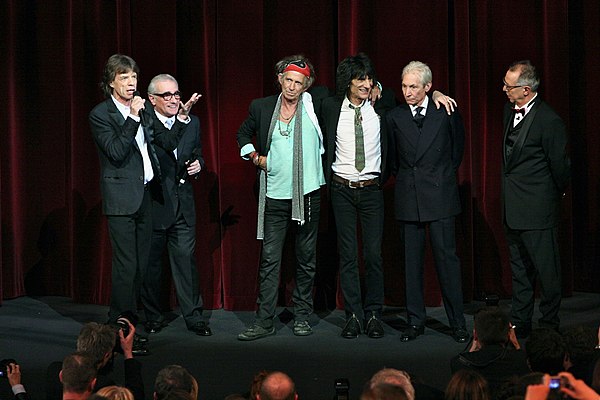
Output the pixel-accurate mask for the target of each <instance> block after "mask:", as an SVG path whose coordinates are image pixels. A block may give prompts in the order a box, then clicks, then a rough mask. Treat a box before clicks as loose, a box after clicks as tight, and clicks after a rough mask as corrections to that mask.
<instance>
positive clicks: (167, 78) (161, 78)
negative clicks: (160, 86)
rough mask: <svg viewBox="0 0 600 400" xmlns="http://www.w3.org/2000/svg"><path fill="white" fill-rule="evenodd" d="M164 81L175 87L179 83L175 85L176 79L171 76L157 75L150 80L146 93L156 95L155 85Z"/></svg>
mask: <svg viewBox="0 0 600 400" xmlns="http://www.w3.org/2000/svg"><path fill="white" fill-rule="evenodd" d="M164 81H171V82H175V84H176V85H177V86H179V83H177V79H175V78H174V77H173V76H172V75H169V74H159V75H156V76H155V77H154V78H152V80H151V81H150V84H148V93H149V94H154V93H156V84H157V83H158V82H164Z"/></svg>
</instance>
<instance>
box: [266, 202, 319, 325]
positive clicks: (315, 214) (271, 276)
mask: <svg viewBox="0 0 600 400" xmlns="http://www.w3.org/2000/svg"><path fill="white" fill-rule="evenodd" d="M320 210H321V195H320V192H319V190H316V191H314V192H311V193H309V194H307V195H305V196H304V215H305V220H306V222H305V223H304V225H299V224H298V223H297V222H296V221H292V219H291V217H292V200H275V199H271V198H269V197H267V199H266V204H265V230H264V239H263V246H262V255H261V261H260V269H259V272H258V284H259V293H258V299H257V303H258V310H257V312H256V323H257V324H259V325H261V326H262V327H264V328H270V327H271V326H273V318H274V317H275V308H276V306H277V294H278V288H279V274H280V270H281V255H282V251H283V245H284V243H285V235H286V233H287V231H288V228H289V227H290V224H291V225H293V226H294V227H295V231H296V243H295V250H296V287H295V288H294V292H293V294H292V300H293V303H294V319H295V320H296V321H306V320H308V317H309V315H310V314H311V313H312V311H313V300H312V289H313V282H314V277H315V272H316V269H317V235H318V232H319V213H320Z"/></svg>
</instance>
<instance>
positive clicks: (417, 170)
mask: <svg viewBox="0 0 600 400" xmlns="http://www.w3.org/2000/svg"><path fill="white" fill-rule="evenodd" d="M386 122H387V129H388V135H389V140H390V153H391V154H390V168H391V172H392V174H394V175H395V176H396V186H395V189H394V190H395V194H394V208H395V212H396V219H399V220H402V221H421V222H426V221H435V220H439V219H442V218H447V217H450V216H453V215H457V214H459V213H460V211H461V206H460V198H459V194H458V184H457V178H456V170H457V169H458V167H459V166H460V163H461V162H462V157H463V151H464V144H465V130H464V127H463V123H462V118H461V117H460V114H459V113H458V112H457V111H455V112H453V113H452V115H448V114H447V113H446V110H445V109H444V108H443V107H441V108H440V109H436V108H435V104H434V103H433V101H432V100H431V98H429V105H428V107H427V113H426V115H425V119H424V120H423V127H422V128H421V132H420V133H419V128H418V127H417V125H416V123H415V121H414V120H413V116H412V112H411V110H410V107H409V106H408V104H402V105H400V106H398V107H396V108H394V109H393V110H392V111H390V112H389V113H388V114H387V117H386Z"/></svg>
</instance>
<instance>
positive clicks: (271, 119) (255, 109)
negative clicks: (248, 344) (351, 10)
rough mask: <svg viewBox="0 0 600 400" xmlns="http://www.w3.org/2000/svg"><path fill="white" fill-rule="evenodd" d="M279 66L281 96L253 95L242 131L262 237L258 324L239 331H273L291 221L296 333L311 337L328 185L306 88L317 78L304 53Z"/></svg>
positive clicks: (249, 334) (259, 334)
mask: <svg viewBox="0 0 600 400" xmlns="http://www.w3.org/2000/svg"><path fill="white" fill-rule="evenodd" d="M275 69H276V73H277V80H278V83H279V85H280V87H281V93H279V94H278V95H274V96H269V97H265V98H262V99H257V100H254V101H253V102H252V104H250V112H249V116H248V118H247V119H246V120H245V121H244V122H243V123H242V125H241V126H240V128H239V130H238V133H237V141H238V145H239V146H240V155H241V156H242V158H244V159H246V160H250V161H251V162H252V163H253V164H254V165H255V166H256V167H257V168H258V173H259V179H260V189H259V200H258V228H257V238H258V239H259V240H262V241H263V244H262V255H261V261H260V268H259V277H258V279H259V294H258V299H257V304H258V310H257V311H256V318H255V322H254V324H253V325H252V326H251V327H249V328H248V329H246V330H245V331H244V332H242V333H240V334H239V335H238V339H239V340H256V339H260V338H263V337H266V336H269V335H274V334H275V328H274V326H273V318H274V316H275V308H276V305H277V293H278V287H279V271H280V269H281V255H282V250H283V245H284V242H285V236H286V232H287V230H288V228H289V227H290V226H293V229H294V231H295V235H296V242H295V247H296V260H297V267H296V287H295V289H294V293H293V297H292V299H293V303H294V335H296V336H307V335H310V334H312V328H311V326H310V324H309V321H308V319H309V316H310V314H311V313H312V311H313V301H312V287H313V280H314V276H315V270H316V258H317V257H316V255H317V254H316V253H317V247H316V245H317V233H318V228H319V213H320V203H321V196H320V188H321V186H322V185H324V184H325V177H324V174H323V165H322V161H321V156H322V154H323V153H324V147H323V136H322V134H321V130H320V128H319V123H318V120H317V117H316V115H315V112H314V107H313V103H312V97H311V95H310V94H308V93H306V90H307V89H308V88H309V87H310V86H311V84H312V83H313V82H314V76H315V75H314V69H313V68H312V65H311V64H310V62H309V61H308V60H307V59H306V58H305V57H303V56H299V55H296V56H291V57H286V58H284V59H283V60H281V61H279V62H278V63H277V64H276V66H275ZM254 136H256V140H255V143H253V138H254Z"/></svg>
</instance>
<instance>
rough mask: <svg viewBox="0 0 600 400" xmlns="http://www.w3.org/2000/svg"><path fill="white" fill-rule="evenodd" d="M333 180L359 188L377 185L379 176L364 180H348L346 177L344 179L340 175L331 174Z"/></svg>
mask: <svg viewBox="0 0 600 400" xmlns="http://www.w3.org/2000/svg"><path fill="white" fill-rule="evenodd" d="M332 179H333V181H334V182H337V183H341V184H342V185H344V186H348V187H349V188H352V189H360V188H364V187H367V186H373V185H379V178H373V179H367V180H364V181H349V180H348V179H344V178H342V177H341V176H338V175H336V174H333V177H332Z"/></svg>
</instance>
